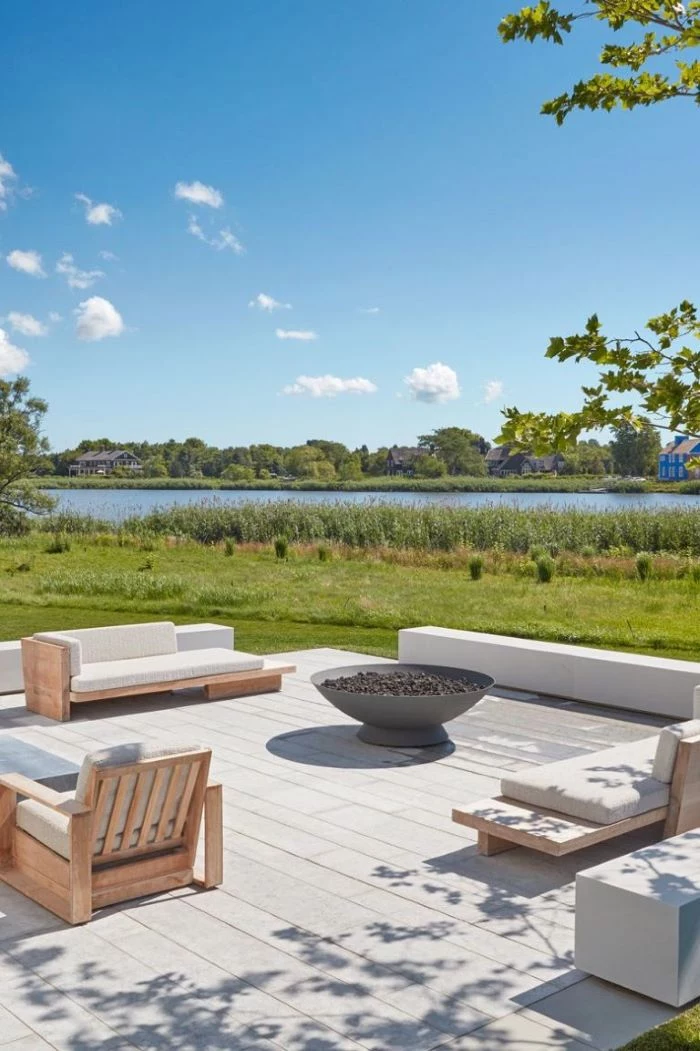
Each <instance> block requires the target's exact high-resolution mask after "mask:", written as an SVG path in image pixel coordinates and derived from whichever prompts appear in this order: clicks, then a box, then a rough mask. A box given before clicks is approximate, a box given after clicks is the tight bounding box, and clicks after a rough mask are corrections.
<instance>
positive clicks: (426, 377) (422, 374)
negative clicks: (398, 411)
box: [404, 361, 460, 403]
mask: <svg viewBox="0 0 700 1051" xmlns="http://www.w3.org/2000/svg"><path fill="white" fill-rule="evenodd" d="M404 383H405V384H406V386H407V387H408V389H409V391H410V392H411V397H412V398H415V399H416V401H424V402H428V403H435V402H445V401H454V400H455V399H456V398H458V397H459V395H460V389H459V381H458V379H457V373H456V372H455V370H454V369H451V368H450V366H449V365H443V364H442V362H441V361H436V362H434V363H433V364H432V365H428V366H427V368H424V369H420V368H417V369H413V371H412V372H411V373H410V374H409V375H408V376H406V378H405V379H404Z"/></svg>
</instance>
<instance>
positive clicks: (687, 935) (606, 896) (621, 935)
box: [576, 831, 700, 1007]
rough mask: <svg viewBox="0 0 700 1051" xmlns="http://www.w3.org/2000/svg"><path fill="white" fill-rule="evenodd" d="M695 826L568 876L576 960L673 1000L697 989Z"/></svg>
mask: <svg viewBox="0 0 700 1051" xmlns="http://www.w3.org/2000/svg"><path fill="white" fill-rule="evenodd" d="M699 944H700V831H691V832H686V833H684V834H683V835H680V836H674V837H673V838H672V839H667V840H665V842H663V843H658V844H654V845H652V846H648V847H643V848H642V849H641V850H636V851H634V852H633V853H632V854H627V855H626V856H624V857H621V858H614V859H613V860H612V861H607V862H605V864H603V865H597V866H595V867H594V868H591V869H586V870H585V871H583V872H579V873H578V875H577V876H576V966H577V967H578V968H580V969H581V970H582V971H588V972H589V973H590V974H594V975H596V977H598V978H603V979H605V980H607V981H609V982H614V983H615V984H616V985H621V986H623V987H624V988H626V989H633V990H634V991H635V992H637V993H641V994H642V995H643V996H650V997H652V998H653V999H654V1000H661V1001H662V1002H663V1003H667V1004H671V1005H672V1006H673V1007H681V1006H682V1005H683V1004H687V1003H689V1001H691V1000H695V999H696V998H697V997H698V996H700V953H698V945H699Z"/></svg>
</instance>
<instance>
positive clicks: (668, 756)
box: [651, 719, 700, 784]
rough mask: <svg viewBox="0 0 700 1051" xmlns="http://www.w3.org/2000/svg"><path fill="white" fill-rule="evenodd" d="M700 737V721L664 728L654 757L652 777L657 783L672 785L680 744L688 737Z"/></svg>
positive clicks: (692, 720)
mask: <svg viewBox="0 0 700 1051" xmlns="http://www.w3.org/2000/svg"><path fill="white" fill-rule="evenodd" d="M699 735H700V719H689V720H688V721H687V722H685V723H676V724H675V725H674V726H664V728H663V730H662V731H661V733H660V734H659V744H658V747H657V749H656V755H655V756H654V766H653V768H652V771H651V772H652V775H653V777H655V778H656V780H657V781H665V782H666V784H670V783H671V781H673V768H674V767H675V765H676V756H677V755H678V743H679V741H683V740H684V739H685V738H686V737H698V736H699Z"/></svg>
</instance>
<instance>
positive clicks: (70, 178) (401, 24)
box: [0, 0, 699, 448]
mask: <svg viewBox="0 0 700 1051" xmlns="http://www.w3.org/2000/svg"><path fill="white" fill-rule="evenodd" d="M515 6H517V5H515V4H513V5H511V4H508V3H501V2H495V0H432V2H429V0H351V2H350V0H345V2H340V0H338V2H330V3H329V2H328V0H294V2H290V0H267V2H266V3H264V4H263V3H261V2H260V0H236V3H231V2H230V0H225V2H223V0H205V2H204V3H202V4H201V5H200V6H199V7H198V8H197V10H196V12H193V9H192V6H191V4H189V3H187V4H185V3H182V2H180V0H169V2H168V3H165V2H162V0H149V2H148V3H147V4H144V3H143V2H141V0H139V2H138V3H137V2H135V0H122V2H120V3H119V4H97V5H96V4H94V3H87V0H77V2H75V3H73V4H71V5H69V6H68V7H66V6H65V5H57V4H56V3H55V2H54V0H32V3H29V4H24V5H13V8H12V10H11V11H8V12H6V14H5V17H4V19H3V43H2V67H3V70H2V99H3V104H2V107H1V113H0V154H2V156H3V158H4V167H3V166H0V184H1V185H2V187H3V188H4V193H5V196H4V197H0V204H4V205H5V206H6V207H5V208H4V210H0V317H2V318H3V321H2V322H0V325H2V328H3V331H4V333H5V335H4V339H3V340H0V365H4V368H5V370H6V371H7V369H8V368H10V367H16V366H17V365H20V364H21V363H22V361H23V358H22V357H21V356H19V357H18V354H17V349H18V350H20V351H24V353H25V354H27V355H28V356H29V358H30V363H29V364H28V365H27V366H26V368H24V369H23V371H24V372H26V374H27V375H28V376H30V378H31V380H32V386H33V389H34V390H35V392H36V393H37V394H39V395H41V396H43V397H45V398H47V400H48V401H49V403H50V413H49V416H48V418H47V433H48V435H49V438H50V439H51V441H52V443H53V444H54V445H55V446H56V447H57V448H62V447H64V446H67V445H72V444H73V443H76V442H77V441H78V440H79V439H80V438H83V437H102V436H105V435H107V436H111V437H113V438H114V439H116V440H119V439H123V440H126V439H142V438H146V439H150V440H154V441H155V440H163V439H167V438H169V437H175V438H185V437H187V436H189V435H198V436H201V437H202V438H204V439H205V440H207V441H209V442H212V443H215V444H220V445H237V444H249V443H252V442H258V441H271V442H274V443H279V444H284V445H292V444H295V443H298V442H302V441H304V440H306V439H307V438H312V437H324V438H333V439H337V440H341V441H345V442H346V443H348V444H349V445H352V446H354V445H356V444H360V443H362V442H363V441H366V442H367V443H368V444H369V445H370V446H371V447H374V446H377V445H380V444H391V443H394V442H397V443H410V442H413V441H414V439H415V436H416V435H417V434H419V433H423V432H425V431H429V430H431V429H432V428H434V427H440V426H444V425H451V424H456V425H461V426H468V427H471V428H473V429H475V430H478V431H480V432H481V433H483V434H484V435H485V436H486V437H487V438H489V439H491V438H493V437H494V435H495V434H496V433H497V432H498V430H499V419H500V416H499V410H500V408H502V406H503V405H505V404H508V405H512V404H516V405H518V407H519V408H533V409H546V410H559V409H567V408H573V407H575V406H576V404H577V400H578V398H577V391H578V387H579V385H580V383H581V382H582V381H585V380H586V379H588V378H589V376H590V374H589V375H588V376H587V375H585V374H584V373H583V372H582V371H581V369H580V368H579V367H576V366H573V365H572V366H561V365H556V364H554V363H551V362H546V361H544V360H543V352H544V350H545V349H546V345H547V340H548V338H549V336H551V335H555V334H568V333H570V332H574V331H577V330H578V329H579V327H580V326H581V325H582V323H583V322H584V320H585V318H586V317H587V315H588V314H590V313H592V312H593V311H594V310H597V311H598V313H599V314H600V315H601V317H602V318H603V319H604V321H605V322H606V324H607V325H608V328H609V330H610V331H612V332H614V334H618V332H620V333H623V334H625V333H627V332H629V331H630V330H631V329H632V328H634V327H639V326H640V325H641V324H643V322H644V321H645V320H646V319H647V318H648V317H650V316H651V315H653V314H655V313H659V312H661V311H662V310H665V309H668V308H669V307H670V306H672V305H673V304H674V303H676V302H677V301H679V300H680V299H681V298H683V297H684V296H687V297H690V298H692V297H693V296H695V295H696V292H697V262H696V255H697V249H696V238H695V237H694V236H693V234H694V231H693V230H692V227H691V225H690V224H692V212H691V210H689V202H690V201H692V200H693V196H692V195H693V192H694V190H693V187H694V184H695V182H696V178H697V165H698V154H699V151H698V146H697V142H698V134H697V128H698V124H697V121H698V116H697V109H696V108H695V107H693V106H692V105H691V104H690V103H683V102H680V101H679V102H676V103H669V104H667V105H666V106H662V107H657V109H656V110H654V111H645V112H638V113H633V114H622V113H620V114H612V115H609V116H606V115H603V114H585V115H584V114H582V115H575V116H574V117H572V118H570V120H569V121H568V122H567V124H566V126H565V127H563V128H557V127H556V125H555V124H554V122H553V121H551V119H548V118H545V117H542V116H540V115H539V107H540V104H541V102H542V100H543V99H545V98H549V97H551V96H553V95H555V94H558V93H559V92H560V91H562V90H564V89H565V88H567V87H568V86H569V85H570V84H571V83H572V81H573V80H575V79H578V78H580V77H581V76H583V75H585V74H586V73H588V72H593V71H594V69H595V54H596V50H597V47H598V45H599V42H600V40H601V39H602V38H601V36H600V31H599V30H598V29H596V27H595V26H592V25H590V26H587V27H586V28H584V29H583V30H582V31H580V32H577V33H576V34H575V36H574V38H572V40H571V42H570V43H568V44H567V46H566V47H565V48H552V47H547V46H545V45H539V46H535V47H532V46H529V45H526V44H512V45H509V46H505V45H503V44H501V43H500V40H499V38H498V36H497V32H496V27H497V24H498V21H499V18H500V17H501V15H502V14H504V13H506V12H507V11H509V10H512V9H513V8H514V7H515ZM8 165H10V166H11V169H12V172H10V173H8V171H7V166H8ZM3 171H4V172H5V174H4V175H3V174H2V172H3ZM13 173H14V174H13ZM178 183H180V184H182V186H181V190H180V196H179V197H178V196H177V193H176V187H177V185H178ZM196 184H201V185H202V186H203V187H206V188H209V189H208V190H201V189H198V187H197V185H196ZM76 194H80V195H84V198H87V200H84V199H82V200H81V199H77V198H76ZM219 197H221V198H222V203H219ZM192 198H195V200H192ZM197 198H198V200H197ZM207 202H208V203H207ZM96 205H98V206H99V205H109V206H111V208H113V209H117V210H118V213H119V214H117V213H116V212H110V211H109V209H104V208H101V209H100V208H98V209H97V211H91V209H92V208H94V206H96ZM213 205H218V206H213ZM689 216H691V218H689ZM89 217H91V218H92V219H93V222H88V218H89ZM106 220H110V222H107V221H106ZM241 248H243V250H240V249H241ZM17 252H19V253H20V254H19V255H16V254H14V255H13V253H17ZM23 253H38V255H39V256H40V257H41V260H40V263H39V261H38V260H37V259H36V258H35V257H34V256H32V255H26V254H23ZM101 253H107V254H108V255H107V258H105V257H104V255H101ZM110 255H111V256H116V257H117V258H110ZM66 256H68V257H70V258H66ZM8 257H10V260H11V261H12V262H13V263H14V266H13V265H11V262H10V261H8ZM57 265H58V268H59V270H58V272H57V269H56V268H57ZM39 266H40V268H41V271H42V272H43V274H45V276H38V275H37V274H36V271H37V268H38V267H39ZM17 267H19V269H18V268H17ZM28 270H29V271H32V270H33V271H35V273H34V274H32V273H30V272H27V271H28ZM93 271H99V272H101V274H95V273H92V272H93ZM71 285H73V287H71ZM76 285H78V286H82V287H75V286H76ZM261 293H262V294H263V295H264V296H269V297H272V299H274V300H276V301H277V302H278V303H279V304H291V308H288V307H286V306H285V305H281V306H279V307H278V308H276V309H273V310H270V309H263V308H262V307H261V305H260V302H259V301H257V299H256V297H258V296H259V295H260V294H261ZM250 303H253V304H255V305H253V306H250V305H249V304H250ZM263 303H264V304H265V306H267V307H268V308H269V307H270V305H271V304H269V303H267V301H265V300H263ZM81 304H83V306H81ZM105 304H106V305H105ZM370 311H371V312H370ZM26 315H30V316H31V317H32V318H34V319H37V320H38V321H39V322H40V323H41V325H42V326H44V327H45V328H46V329H47V331H46V332H45V334H42V335H32V334H31V333H30V332H29V329H31V328H32V327H33V326H32V324H31V322H28V321H27V318H26ZM55 315H60V316H61V319H62V320H60V321H58V320H53V321H51V320H49V318H50V316H55ZM277 330H280V331H282V332H284V333H287V334H288V333H290V332H291V333H296V334H299V333H301V334H307V335H308V334H309V333H313V334H315V335H316V338H306V339H302V338H294V336H291V337H288V338H279V336H278V335H276V332H277ZM81 337H82V338H81ZM96 337H101V338H96ZM12 348H17V349H15V350H13V349H12ZM438 363H441V364H442V365H443V366H447V367H448V370H452V372H453V373H455V374H456V379H455V377H454V376H453V375H452V374H451V373H450V372H449V371H445V369H444V368H443V369H437V368H435V366H436V365H437V364H438ZM414 370H418V371H414ZM304 377H305V378H304ZM327 377H330V379H328V378H327ZM406 378H410V379H411V383H407V382H406ZM358 379H359V380H360V381H363V382H359V383H355V384H352V383H351V384H348V383H347V381H348V380H358ZM348 386H349V387H350V388H351V389H352V388H353V387H355V388H359V393H351V392H350V391H349V390H345V389H344V388H345V387H348ZM373 387H376V390H372V388H373ZM285 390H286V391H287V393H285ZM334 390H335V391H339V392H338V393H336V394H335V396H326V395H328V394H329V393H331V392H332V391H334ZM313 392H315V393H316V394H317V395H319V394H320V395H322V396H313ZM457 395H458V396H457Z"/></svg>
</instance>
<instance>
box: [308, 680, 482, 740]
mask: <svg viewBox="0 0 700 1051" xmlns="http://www.w3.org/2000/svg"><path fill="white" fill-rule="evenodd" d="M311 682H312V683H313V684H314V686H315V687H316V689H317V690H318V691H319V693H321V694H322V695H323V696H324V697H325V698H326V700H327V701H330V702H331V704H333V705H335V707H336V708H338V710H339V711H341V712H345V714H346V715H349V716H351V717H352V718H353V719H358V720H359V721H360V722H361V723H362V724H363V725H362V726H361V727H360V729H359V730H358V732H357V736H358V737H359V738H361V740H363V741H366V742H367V743H368V744H381V745H388V746H393V747H399V748H400V747H403V748H425V747H428V746H429V745H435V744H442V743H443V742H444V741H447V740H449V738H448V735H447V731H446V730H445V727H444V726H443V725H442V723H444V722H448V721H449V720H450V719H455V718H456V717H457V716H458V715H462V714H463V713H464V712H466V711H467V710H468V709H469V708H471V707H472V706H473V705H474V704H476V702H477V701H479V700H480V699H481V698H482V697H483V696H484V694H485V693H487V692H488V691H489V690H490V689H491V687H492V686H493V684H494V680H493V679H492V678H491V677H490V676H489V675H483V674H482V673H481V672H476V671H465V670H464V669H462V668H444V667H441V666H439V665H433V664H398V663H396V662H394V661H392V662H391V663H386V664H383V663H382V662H380V661H375V662H374V663H373V664H361V665H358V664H355V665H351V666H350V667H347V668H333V669H332V670H330V671H319V672H316V673H315V674H314V675H312V676H311Z"/></svg>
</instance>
